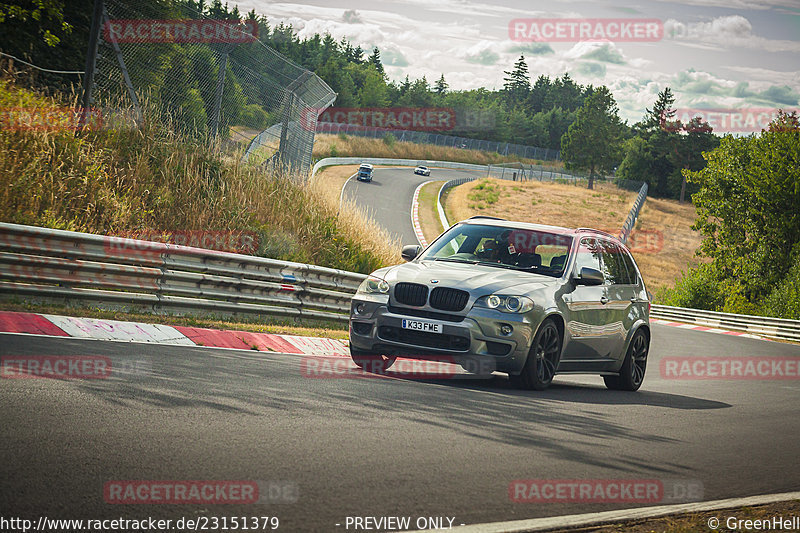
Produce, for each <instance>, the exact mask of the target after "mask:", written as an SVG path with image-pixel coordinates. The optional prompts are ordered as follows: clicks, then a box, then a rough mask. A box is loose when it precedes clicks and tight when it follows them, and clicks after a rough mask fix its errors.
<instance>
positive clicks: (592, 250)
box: [574, 237, 602, 276]
mask: <svg viewBox="0 0 800 533" xmlns="http://www.w3.org/2000/svg"><path fill="white" fill-rule="evenodd" d="M601 253H602V250H601V249H600V243H598V241H597V239H594V238H592V237H585V238H583V239H581V243H580V246H578V255H577V256H576V257H575V270H574V272H575V275H576V276H577V275H580V273H581V269H582V268H583V267H588V268H594V269H595V270H600V271H602V269H601V268H600V255H601Z"/></svg>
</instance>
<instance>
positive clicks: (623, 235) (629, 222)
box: [619, 183, 647, 244]
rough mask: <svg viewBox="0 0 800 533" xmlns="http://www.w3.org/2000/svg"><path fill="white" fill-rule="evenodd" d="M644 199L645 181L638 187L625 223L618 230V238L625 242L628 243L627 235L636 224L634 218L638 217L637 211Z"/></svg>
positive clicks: (645, 192)
mask: <svg viewBox="0 0 800 533" xmlns="http://www.w3.org/2000/svg"><path fill="white" fill-rule="evenodd" d="M646 199H647V183H643V184H642V188H641V189H639V194H638V195H637V196H636V201H635V202H634V203H633V207H632V208H631V211H630V213H628V218H626V219H625V223H624V224H623V225H622V229H621V230H620V232H619V240H621V241H622V242H623V243H625V244H627V243H628V236H629V235H630V234H631V230H632V229H633V227H634V226H636V219H637V218H639V211H640V210H641V209H642V206H643V205H644V201H645V200H646Z"/></svg>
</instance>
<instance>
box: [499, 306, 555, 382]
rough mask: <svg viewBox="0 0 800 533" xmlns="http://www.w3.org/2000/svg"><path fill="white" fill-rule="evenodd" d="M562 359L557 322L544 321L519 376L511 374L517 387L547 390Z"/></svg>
mask: <svg viewBox="0 0 800 533" xmlns="http://www.w3.org/2000/svg"><path fill="white" fill-rule="evenodd" d="M560 360H561V335H560V334H559V332H558V328H557V327H556V324H555V322H553V321H552V320H550V319H548V320H545V321H544V322H542V325H541V326H540V327H539V331H538V332H537V333H536V337H534V339H533V343H532V344H531V350H530V352H528V359H527V360H526V361H525V366H524V367H522V372H520V374H519V375H518V376H513V375H512V376H510V378H511V382H512V383H513V384H514V386H515V387H518V388H521V389H528V390H545V389H546V388H547V387H549V386H550V384H551V383H552V382H553V378H554V377H555V375H556V369H557V368H558V363H559V361H560Z"/></svg>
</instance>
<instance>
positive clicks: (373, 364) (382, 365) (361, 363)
mask: <svg viewBox="0 0 800 533" xmlns="http://www.w3.org/2000/svg"><path fill="white" fill-rule="evenodd" d="M350 357H351V358H352V359H353V362H354V363H355V364H356V366H358V367H359V368H361V369H363V370H364V371H366V372H372V373H373V374H383V373H384V372H386V371H387V370H388V369H389V367H391V366H392V365H393V364H394V361H395V359H397V358H396V357H390V356H386V355H381V354H375V353H370V352H363V351H361V350H356V349H355V348H353V347H351V348H350Z"/></svg>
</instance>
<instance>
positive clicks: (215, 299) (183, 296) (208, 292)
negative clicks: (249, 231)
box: [0, 223, 366, 321]
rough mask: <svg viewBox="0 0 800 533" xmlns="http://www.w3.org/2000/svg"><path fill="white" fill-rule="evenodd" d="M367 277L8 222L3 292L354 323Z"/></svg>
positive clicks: (0, 277) (159, 309)
mask: <svg viewBox="0 0 800 533" xmlns="http://www.w3.org/2000/svg"><path fill="white" fill-rule="evenodd" d="M365 277H366V276H364V275H363V274H357V273H354V272H347V271H344V270H337V269H332V268H324V267H319V266H314V265H305V264H301V263H292V262H287V261H278V260H274V259H267V258H262V257H255V256H248V255H241V254H234V253H228V252H218V251H214V250H205V249H202V248H193V247H189V246H179V245H175V244H165V243H159V242H150V241H141V240H136V239H126V238H121V237H109V236H104V235H93V234H89V233H77V232H72V231H62V230H55V229H47V228H38V227H32V226H21V225H17V224H6V223H0V294H4V295H24V296H27V297H34V298H45V299H58V300H60V301H61V300H65V301H68V302H71V301H83V302H95V303H113V304H116V305H136V306H145V307H147V308H148V309H152V311H154V312H156V313H164V312H176V313H177V314H192V312H197V311H203V312H206V313H209V312H213V313H215V314H219V315H272V316H275V315H277V316H286V317H307V318H312V319H318V320H333V321H347V319H348V313H349V310H350V298H351V297H352V295H353V293H355V291H356V289H357V288H358V285H359V283H361V281H362V280H363V279H364V278H365Z"/></svg>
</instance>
